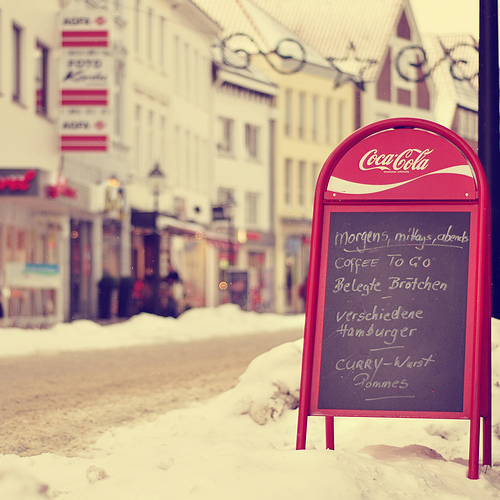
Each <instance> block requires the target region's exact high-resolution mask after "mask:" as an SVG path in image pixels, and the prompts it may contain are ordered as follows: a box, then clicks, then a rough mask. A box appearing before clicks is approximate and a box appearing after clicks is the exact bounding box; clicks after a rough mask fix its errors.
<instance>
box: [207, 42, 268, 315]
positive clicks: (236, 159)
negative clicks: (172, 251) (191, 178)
mask: <svg viewBox="0 0 500 500" xmlns="http://www.w3.org/2000/svg"><path fill="white" fill-rule="evenodd" d="M227 55H228V56H230V57H233V58H234V59H235V64H234V65H232V66H231V65H227V64H224V62H222V60H220V59H221V55H220V53H219V52H218V51H217V52H216V55H215V59H216V60H217V59H219V61H217V62H216V63H215V64H214V89H215V103H214V110H215V113H214V115H215V130H216V141H215V144H214V146H215V152H214V155H215V160H214V176H213V186H214V188H215V190H216V192H214V193H213V199H214V200H216V204H215V205H214V207H213V218H214V227H213V229H214V231H217V232H218V233H219V234H227V242H225V243H219V245H218V249H217V255H216V261H215V263H214V265H213V266H212V267H211V268H212V269H213V270H217V269H218V270H219V275H218V276H216V277H215V278H216V279H217V280H218V282H219V283H220V285H219V290H220V293H219V297H218V300H217V301H216V302H217V303H222V302H233V303H239V304H240V306H242V307H243V308H245V309H248V310H253V311H259V312H262V311H270V310H271V309H272V307H273V293H274V292H273V278H274V273H273V264H274V233H273V224H272V223H273V220H272V206H273V205H272V204H273V200H272V196H273V187H274V182H273V174H274V171H273V166H274V164H273V161H274V157H273V155H272V153H273V145H274V121H275V118H276V116H275V115H276V107H275V106H276V103H275V98H276V94H277V87H276V85H275V84H274V83H273V81H272V80H271V79H270V78H269V77H267V76H266V75H264V74H263V73H261V72H260V71H257V70H256V69H255V68H252V67H248V68H245V69H242V68H238V67H237V66H238V64H240V65H241V64H242V61H241V60H238V59H237V58H236V56H234V55H232V54H231V53H228V54H227ZM226 287H227V288H226Z"/></svg>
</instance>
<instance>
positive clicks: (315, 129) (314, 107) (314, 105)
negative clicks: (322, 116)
mask: <svg viewBox="0 0 500 500" xmlns="http://www.w3.org/2000/svg"><path fill="white" fill-rule="evenodd" d="M312 140H313V141H317V140H318V96H317V95H315V96H313V99H312Z"/></svg>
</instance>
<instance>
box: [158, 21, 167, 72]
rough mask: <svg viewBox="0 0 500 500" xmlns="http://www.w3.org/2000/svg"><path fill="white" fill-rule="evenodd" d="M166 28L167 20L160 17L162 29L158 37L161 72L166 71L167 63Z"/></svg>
mask: <svg viewBox="0 0 500 500" xmlns="http://www.w3.org/2000/svg"><path fill="white" fill-rule="evenodd" d="M165 28H166V20H165V18H164V17H160V28H159V35H158V40H159V43H158V65H159V66H160V71H163V72H164V71H165V69H166V66H167V65H166V61H165V53H166V52H165Z"/></svg>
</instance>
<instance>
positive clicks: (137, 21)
mask: <svg viewBox="0 0 500 500" xmlns="http://www.w3.org/2000/svg"><path fill="white" fill-rule="evenodd" d="M134 14H135V16H134V49H135V53H136V55H140V52H141V42H140V40H141V0H136V2H135V13H134Z"/></svg>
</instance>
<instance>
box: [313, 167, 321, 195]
mask: <svg viewBox="0 0 500 500" xmlns="http://www.w3.org/2000/svg"><path fill="white" fill-rule="evenodd" d="M320 171H321V167H320V165H319V163H316V162H315V163H313V165H312V169H311V175H312V187H313V192H312V193H313V197H314V192H315V189H316V183H317V182H318V177H319V173H320Z"/></svg>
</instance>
